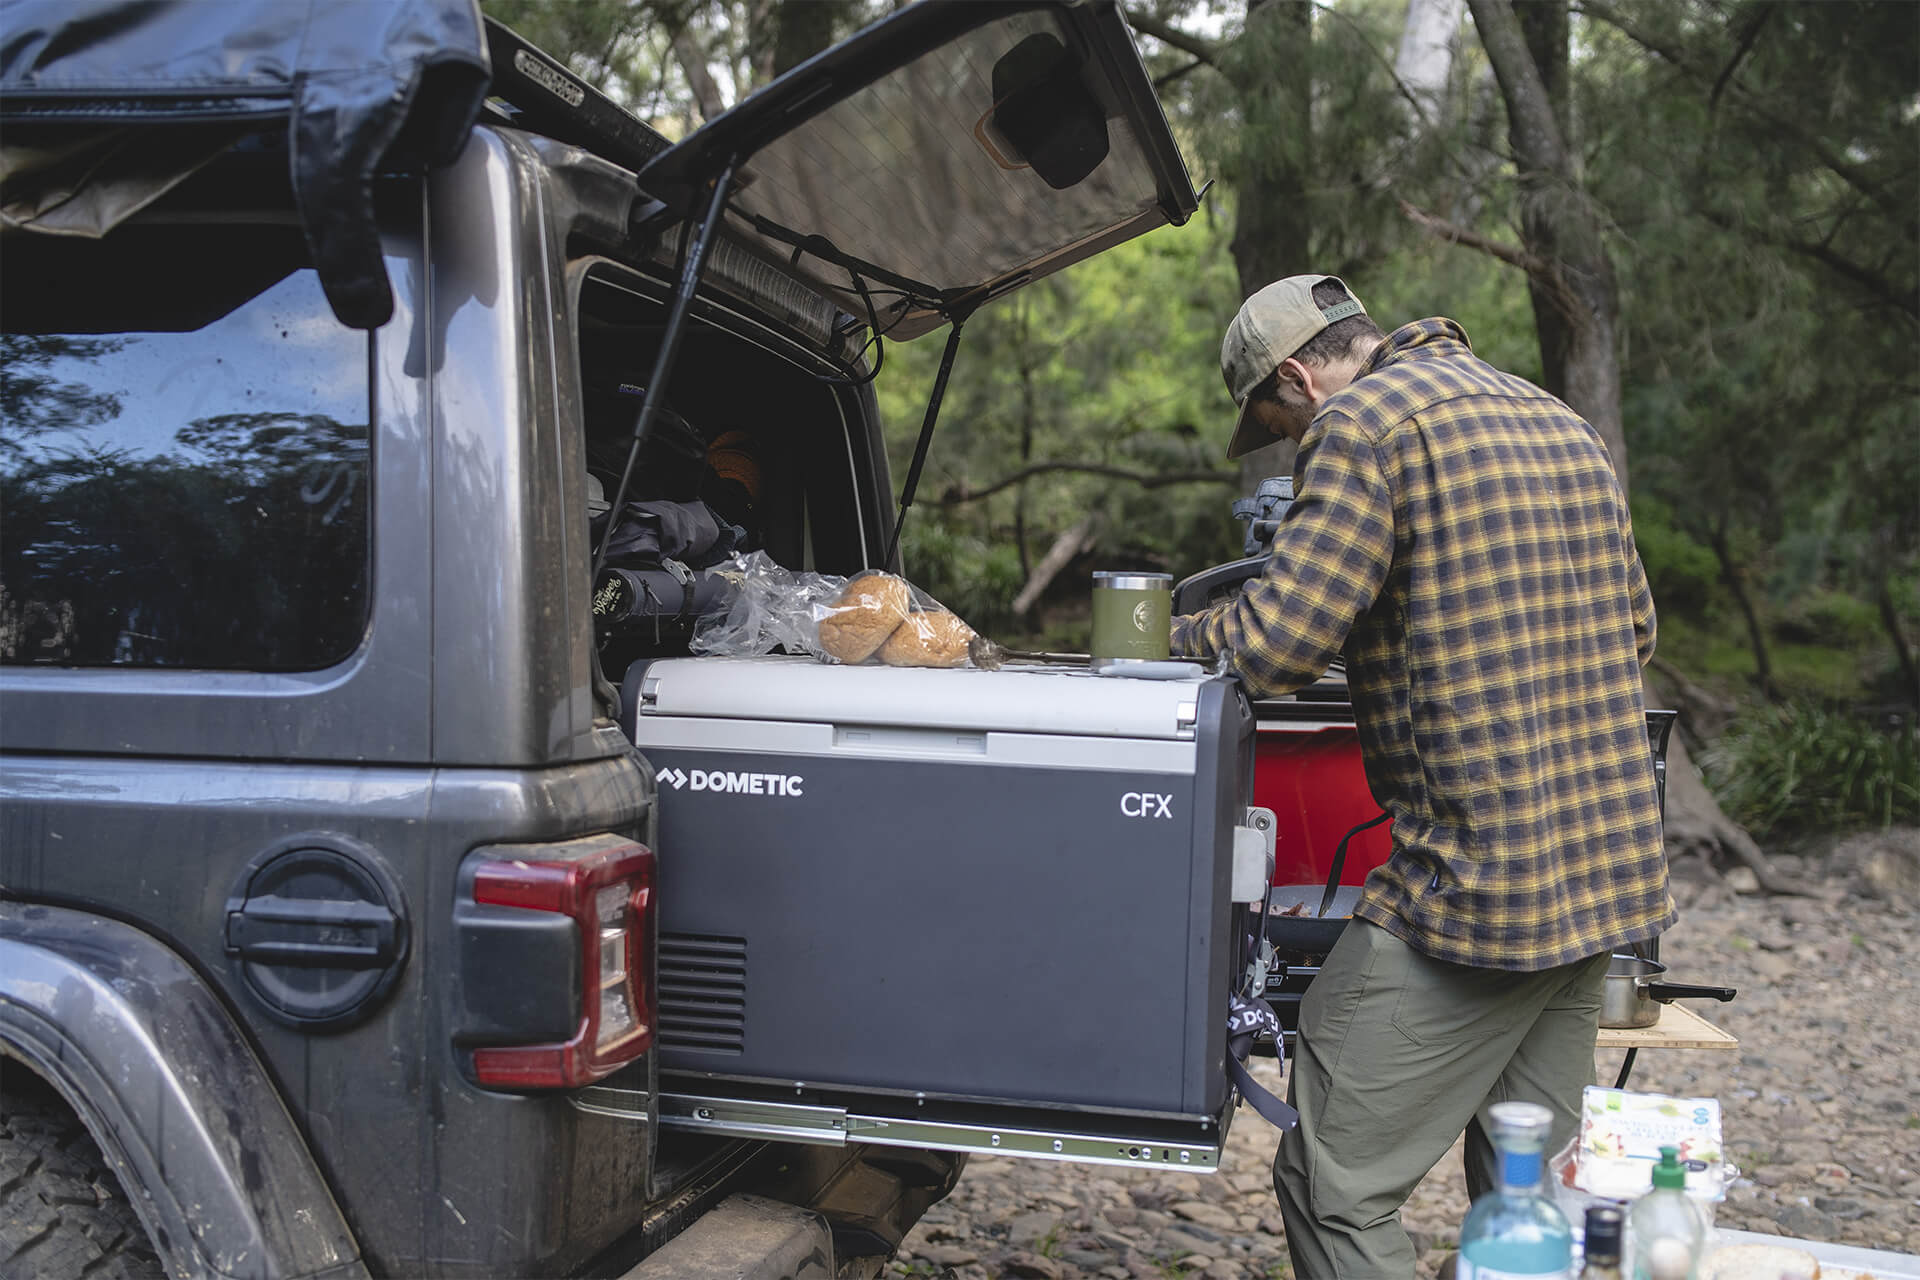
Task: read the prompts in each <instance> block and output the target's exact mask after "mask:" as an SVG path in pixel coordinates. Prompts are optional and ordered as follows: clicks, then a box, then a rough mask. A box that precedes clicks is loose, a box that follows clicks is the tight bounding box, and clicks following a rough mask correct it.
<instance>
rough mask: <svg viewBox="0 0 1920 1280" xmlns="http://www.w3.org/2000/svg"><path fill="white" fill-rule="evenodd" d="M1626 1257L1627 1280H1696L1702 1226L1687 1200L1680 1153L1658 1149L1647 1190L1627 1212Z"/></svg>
mask: <svg viewBox="0 0 1920 1280" xmlns="http://www.w3.org/2000/svg"><path fill="white" fill-rule="evenodd" d="M1627 1251H1628V1253H1629V1254H1630V1255H1631V1256H1632V1258H1633V1270H1632V1273H1631V1274H1632V1276H1633V1280H1696V1277H1698V1275H1699V1272H1700V1259H1701V1255H1702V1254H1703V1253H1705V1251H1706V1224H1705V1223H1704V1222H1702V1221H1701V1219H1700V1211H1699V1209H1697V1208H1696V1207H1695V1206H1694V1203H1693V1201H1692V1200H1690V1199H1689V1198H1688V1197H1687V1167H1686V1166H1685V1165H1683V1164H1681V1163H1680V1148H1678V1147H1662V1148H1660V1163H1659V1164H1656V1165H1655V1166H1653V1190H1651V1191H1649V1192H1647V1194H1645V1195H1643V1196H1641V1197H1640V1198H1639V1199H1638V1200H1635V1201H1634V1202H1633V1208H1632V1209H1630V1210H1628V1212H1627Z"/></svg>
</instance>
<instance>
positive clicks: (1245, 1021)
mask: <svg viewBox="0 0 1920 1280" xmlns="http://www.w3.org/2000/svg"><path fill="white" fill-rule="evenodd" d="M1263 1032H1264V1033H1265V1034H1267V1035H1270V1036H1272V1037H1273V1056H1274V1058H1275V1059H1276V1060H1278V1061H1281V1062H1285V1061H1286V1040H1285V1038H1284V1037H1283V1036H1282V1035H1281V1034H1280V1018H1279V1016H1278V1015H1277V1014H1275V1013H1274V1011H1273V1006H1272V1005H1270V1004H1268V1003H1267V1002H1266V1001H1265V1000H1261V999H1258V998H1250V997H1247V996H1242V995H1235V996H1232V997H1231V998H1230V1001H1229V1003H1228V1006H1227V1074H1228V1076H1230V1077H1231V1078H1232V1080H1233V1083H1234V1086H1235V1087H1236V1088H1238V1089H1239V1090H1240V1096H1241V1097H1242V1098H1245V1099H1246V1100H1247V1104H1248V1105H1249V1106H1251V1107H1252V1108H1253V1109H1254V1110H1255V1111H1257V1112H1259V1113H1260V1117H1261V1119H1263V1120H1265V1121H1266V1122H1267V1123H1268V1124H1270V1125H1272V1126H1273V1127H1274V1128H1276V1129H1278V1130H1280V1132H1282V1133H1285V1132H1286V1131H1287V1130H1289V1129H1291V1128H1293V1127H1294V1126H1295V1125H1297V1124H1299V1123H1300V1113H1299V1112H1298V1111H1295V1110H1294V1109H1293V1108H1292V1107H1290V1106H1288V1105H1287V1104H1286V1103H1285V1102H1282V1101H1281V1100H1280V1099H1279V1098H1276V1097H1274V1096H1273V1094H1271V1093H1269V1092H1268V1091H1267V1089H1266V1087H1265V1086H1264V1085H1262V1084H1261V1083H1260V1082H1259V1081H1257V1080H1255V1079H1254V1078H1253V1076H1252V1075H1251V1074H1250V1073H1249V1072H1248V1071H1247V1065H1246V1063H1247V1054H1248V1053H1249V1052H1250V1051H1251V1050H1252V1048H1253V1038H1254V1036H1255V1035H1258V1034H1261V1033H1263Z"/></svg>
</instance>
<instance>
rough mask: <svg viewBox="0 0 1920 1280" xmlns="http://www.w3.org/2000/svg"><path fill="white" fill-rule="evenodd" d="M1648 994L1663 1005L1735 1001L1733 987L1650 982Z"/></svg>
mask: <svg viewBox="0 0 1920 1280" xmlns="http://www.w3.org/2000/svg"><path fill="white" fill-rule="evenodd" d="M1646 993H1647V995H1648V996H1649V997H1650V998H1651V999H1654V1000H1659V1001H1661V1002H1662V1003H1665V1002H1667V1001H1670V1000H1720V1001H1727V1000H1731V999H1733V997H1734V995H1735V989H1734V988H1732V987H1696V986H1693V985H1692V984H1690V983H1685V982H1649V983H1648V984H1647V985H1646Z"/></svg>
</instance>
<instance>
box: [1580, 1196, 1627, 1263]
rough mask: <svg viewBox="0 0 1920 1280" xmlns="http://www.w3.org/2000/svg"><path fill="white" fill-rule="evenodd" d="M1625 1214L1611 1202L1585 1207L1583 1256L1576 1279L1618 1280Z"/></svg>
mask: <svg viewBox="0 0 1920 1280" xmlns="http://www.w3.org/2000/svg"><path fill="white" fill-rule="evenodd" d="M1626 1221H1627V1215H1626V1214H1624V1213H1621V1212H1620V1211H1619V1210H1618V1209H1615V1208H1613V1207H1612V1206H1611V1205H1600V1204H1597V1205H1594V1206H1593V1207H1592V1208H1591V1209H1588V1210H1587V1221H1586V1237H1585V1240H1586V1244H1585V1257H1584V1259H1583V1261H1582V1262H1581V1264H1580V1280H1622V1278H1623V1277H1624V1276H1625V1275H1626V1273H1625V1272H1624V1271H1622V1270H1621V1269H1620V1244H1621V1236H1622V1234H1623V1233H1624V1231H1625V1229H1626Z"/></svg>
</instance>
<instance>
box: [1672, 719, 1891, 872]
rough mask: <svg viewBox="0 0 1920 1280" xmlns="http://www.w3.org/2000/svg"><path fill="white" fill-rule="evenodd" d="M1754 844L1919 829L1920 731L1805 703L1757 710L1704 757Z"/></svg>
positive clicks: (1725, 803)
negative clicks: (1860, 830)
mask: <svg viewBox="0 0 1920 1280" xmlns="http://www.w3.org/2000/svg"><path fill="white" fill-rule="evenodd" d="M1701 764H1702V767H1703V768H1704V770H1705V772H1706V775H1707V780H1708V783H1709V784H1710V785H1711V786H1712V787H1713V789H1714V794H1715V795H1716V796H1717V797H1718V798H1719V800H1720V804H1721V807H1722V808H1724V809H1725V810H1726V811H1727V812H1728V814H1729V815H1730V816H1731V817H1732V818H1733V819H1734V820H1735V821H1737V822H1740V823H1741V824H1743V825H1744V826H1745V827H1746V828H1747V829H1748V830H1749V831H1751V832H1752V833H1753V834H1754V836H1755V837H1756V838H1760V839H1765V838H1767V837H1769V836H1786V835H1797V834H1817V833H1825V832H1832V831H1844V830H1848V829H1850V828H1856V827H1885V826H1888V825H1891V824H1893V823H1903V824H1910V823H1914V822H1920V730H1916V728H1915V726H1914V725H1913V724H1912V723H1911V722H1906V723H1902V724H1900V725H1898V726H1895V727H1892V728H1887V727H1882V726H1879V725H1876V724H1874V723H1872V722H1870V721H1869V720H1867V719H1865V718H1863V717H1861V716H1858V715H1852V714H1848V713H1845V712H1841V711H1835V710H1832V709H1829V708H1825V707H1821V706H1818V705H1816V704H1812V703H1807V702H1796V703H1790V704H1787V705H1782V706H1761V707H1756V708H1754V709H1752V710H1750V711H1748V712H1746V713H1745V714H1743V715H1742V716H1740V717H1739V718H1738V719H1737V720H1736V721H1735V723H1734V725H1733V727H1732V728H1731V729H1729V730H1728V732H1727V733H1725V734H1723V735H1722V736H1721V737H1720V739H1719V740H1718V741H1716V742H1715V743H1714V744H1713V745H1712V746H1711V747H1710V748H1709V749H1708V750H1707V751H1706V752H1705V753H1704V754H1703V756H1702V760H1701Z"/></svg>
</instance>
